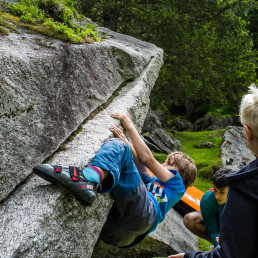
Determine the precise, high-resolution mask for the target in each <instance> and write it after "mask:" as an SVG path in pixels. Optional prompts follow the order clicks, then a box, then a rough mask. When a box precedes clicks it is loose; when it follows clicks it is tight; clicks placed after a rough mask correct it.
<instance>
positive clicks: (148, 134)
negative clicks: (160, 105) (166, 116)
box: [142, 109, 181, 154]
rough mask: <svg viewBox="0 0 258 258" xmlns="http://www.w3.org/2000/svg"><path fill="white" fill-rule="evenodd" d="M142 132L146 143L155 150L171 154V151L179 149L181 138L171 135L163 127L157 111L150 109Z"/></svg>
mask: <svg viewBox="0 0 258 258" xmlns="http://www.w3.org/2000/svg"><path fill="white" fill-rule="evenodd" d="M142 133H143V137H144V141H145V143H146V144H147V145H148V147H149V148H150V149H151V150H153V151H155V152H160V153H161V152H162V153H167V154H169V153H170V152H171V151H174V150H179V147H180V145H181V143H180V141H179V140H176V139H173V138H172V137H170V136H169V135H168V134H167V133H166V132H165V131H164V130H163V129H162V123H161V121H160V117H159V116H158V115H157V111H156V112H155V111H152V110H151V109H150V110H149V111H148V113H147V116H146V119H145V122H144V125H143V128H142Z"/></svg>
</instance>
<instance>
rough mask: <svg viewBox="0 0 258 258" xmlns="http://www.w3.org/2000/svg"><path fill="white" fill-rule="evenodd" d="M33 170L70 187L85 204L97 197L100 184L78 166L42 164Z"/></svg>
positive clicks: (53, 181) (52, 180) (51, 180)
mask: <svg viewBox="0 0 258 258" xmlns="http://www.w3.org/2000/svg"><path fill="white" fill-rule="evenodd" d="M33 171H34V172H35V173H36V174H37V175H38V176H39V177H41V178H43V179H45V180H47V181H48V182H51V183H54V184H59V185H62V186H64V187H65V188H67V189H69V190H70V191H71V192H72V193H73V194H74V195H75V196H76V197H77V199H78V200H79V201H80V202H82V203H83V204H85V205H91V204H92V203H93V201H94V200H95V199H96V194H97V188H98V184H97V183H94V182H91V181H89V180H87V179H86V178H85V177H84V176H83V174H82V171H81V169H79V168H78V167H62V166H52V165H51V164H40V165H37V166H36V167H34V168H33Z"/></svg>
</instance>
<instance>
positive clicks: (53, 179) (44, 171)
mask: <svg viewBox="0 0 258 258" xmlns="http://www.w3.org/2000/svg"><path fill="white" fill-rule="evenodd" d="M33 172H34V173H35V174H36V175H38V176H39V177H41V178H43V179H44V180H46V181H48V182H50V183H53V184H56V185H61V186H63V187H64V188H66V189H68V190H70V191H71V192H72V193H73V194H74V196H75V197H76V198H77V199H78V200H79V201H80V202H81V203H82V204H84V205H87V206H88V205H91V204H92V203H93V201H94V199H93V200H85V199H84V198H83V197H82V196H81V195H80V193H78V192H77V191H75V190H74V188H75V186H76V185H75V184H77V185H78V184H79V182H74V181H72V182H67V177H66V176H64V175H63V174H62V172H61V173H57V172H55V171H54V168H53V169H52V171H50V168H46V167H45V166H44V165H42V164H41V165H38V166H36V167H34V168H33ZM62 177H63V178H62ZM71 180H72V179H71ZM89 199H92V198H89Z"/></svg>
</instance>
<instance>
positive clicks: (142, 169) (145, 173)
mask: <svg viewBox="0 0 258 258" xmlns="http://www.w3.org/2000/svg"><path fill="white" fill-rule="evenodd" d="M109 129H110V131H112V132H113V133H114V135H115V136H116V137H118V138H120V139H121V140H122V141H124V142H125V143H126V144H128V145H129V147H130V150H131V152H132V154H133V161H134V163H135V165H136V167H137V170H138V172H139V174H140V176H141V178H142V180H143V182H144V183H148V182H149V181H151V180H152V178H153V176H152V175H151V174H150V172H149V170H148V168H147V167H146V166H144V165H143V164H142V163H141V162H140V161H139V158H138V155H137V153H136V150H135V148H134V146H133V144H132V143H131V142H130V141H129V140H128V139H127V138H126V136H125V134H124V133H123V132H122V130H120V129H119V128H117V127H116V126H110V128H109Z"/></svg>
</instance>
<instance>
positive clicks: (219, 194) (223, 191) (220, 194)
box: [214, 186, 228, 205]
mask: <svg viewBox="0 0 258 258" xmlns="http://www.w3.org/2000/svg"><path fill="white" fill-rule="evenodd" d="M214 195H215V198H216V200H217V203H218V204H219V205H223V204H225V203H226V200H227V195H228V186H225V187H222V188H217V187H216V186H214Z"/></svg>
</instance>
